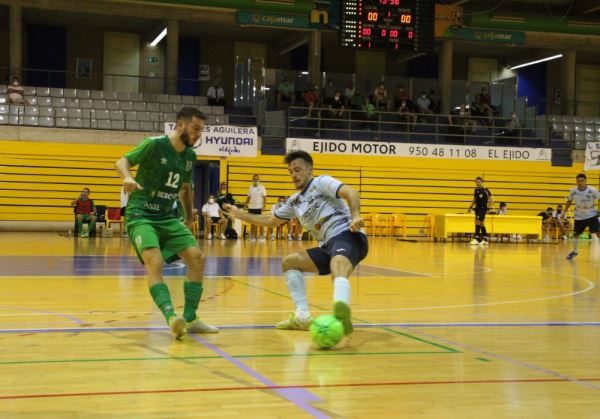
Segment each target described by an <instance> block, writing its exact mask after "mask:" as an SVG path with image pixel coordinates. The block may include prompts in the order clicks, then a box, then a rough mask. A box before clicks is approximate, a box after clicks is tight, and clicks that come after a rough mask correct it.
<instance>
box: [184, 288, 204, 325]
mask: <svg viewBox="0 0 600 419" xmlns="http://www.w3.org/2000/svg"><path fill="white" fill-rule="evenodd" d="M202 291H204V288H203V287H202V284H201V283H200V282H191V281H185V282H184V283H183V293H184V294H185V305H184V306H183V318H184V319H185V321H186V322H188V323H189V322H191V321H194V320H196V310H198V304H199V303H200V297H202Z"/></svg>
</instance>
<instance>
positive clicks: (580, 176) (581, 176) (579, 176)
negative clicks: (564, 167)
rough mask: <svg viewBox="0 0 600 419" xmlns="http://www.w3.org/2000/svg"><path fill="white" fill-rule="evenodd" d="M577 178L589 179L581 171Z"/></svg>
mask: <svg viewBox="0 0 600 419" xmlns="http://www.w3.org/2000/svg"><path fill="white" fill-rule="evenodd" d="M575 179H587V176H586V175H585V174H583V173H580V174H578V175H577V177H576V178H575Z"/></svg>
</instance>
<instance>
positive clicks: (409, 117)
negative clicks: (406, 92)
mask: <svg viewBox="0 0 600 419" xmlns="http://www.w3.org/2000/svg"><path fill="white" fill-rule="evenodd" d="M398 115H399V120H400V122H406V123H408V125H407V128H408V129H407V130H408V131H414V130H415V128H416V127H417V115H415V114H414V112H412V111H411V110H410V108H409V107H408V102H407V101H406V100H403V101H401V102H400V107H399V108H398Z"/></svg>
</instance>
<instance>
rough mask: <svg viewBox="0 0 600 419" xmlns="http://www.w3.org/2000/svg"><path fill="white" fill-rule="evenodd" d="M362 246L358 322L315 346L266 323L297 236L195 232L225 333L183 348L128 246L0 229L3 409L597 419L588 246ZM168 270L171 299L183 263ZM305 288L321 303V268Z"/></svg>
mask: <svg viewBox="0 0 600 419" xmlns="http://www.w3.org/2000/svg"><path fill="white" fill-rule="evenodd" d="M370 244H371V250H370V254H369V256H368V257H367V259H366V260H365V261H364V263H363V265H362V266H361V268H360V271H359V272H358V274H357V275H355V276H354V277H353V278H352V280H351V282H352V285H353V301H352V306H353V309H354V312H353V314H354V322H355V324H356V325H357V327H356V329H355V332H354V333H353V334H352V335H351V337H350V338H349V339H348V340H347V341H344V342H343V344H342V345H341V347H339V348H336V349H334V350H329V351H322V350H317V349H315V348H313V347H312V346H311V340H310V336H309V334H308V333H307V332H297V331H280V330H275V329H274V328H273V324H274V323H276V322H277V321H279V320H281V319H283V318H284V317H286V316H287V315H288V313H289V312H290V310H291V309H292V305H291V302H290V300H289V298H288V296H287V290H286V286H285V282H284V280H283V279H282V278H281V276H280V274H281V271H280V260H281V256H282V255H284V254H286V253H287V252H289V251H293V250H296V249H300V248H302V247H304V246H306V245H307V243H306V242H303V243H298V242H292V243H288V242H284V241H278V242H270V241H268V242H258V243H248V242H242V241H236V242H234V241H215V242H213V243H207V242H206V241H201V242H200V245H201V247H202V248H203V249H204V251H205V253H206V255H207V266H206V272H207V277H206V279H205V293H204V296H203V301H202V303H201V306H200V314H201V316H202V318H203V319H204V320H205V321H207V322H209V323H212V324H215V325H218V326H219V327H220V328H221V332H220V333H219V334H218V335H193V336H187V337H186V338H185V340H184V341H183V342H177V341H173V340H172V338H171V335H170V334H169V333H168V330H167V329H166V327H165V326H164V323H163V319H162V317H161V315H160V313H159V312H158V310H157V309H156V308H155V307H154V305H153V303H152V300H151V298H150V296H149V294H148V290H147V287H146V281H145V278H144V275H143V268H142V266H141V265H140V264H139V263H138V261H137V259H136V258H135V257H134V255H133V253H132V250H131V248H130V246H129V243H128V242H127V240H123V239H119V238H110V239H106V238H105V239H100V238H97V239H73V238H66V237H60V236H58V235H57V234H41V233H35V234H34V233H2V234H1V235H0V279H1V282H0V283H1V284H2V288H1V289H2V301H1V302H0V417H2V418H4V417H8V418H12V417H19V418H37V417H43V418H72V417H73V418H74V417H77V418H80V417H82V418H83V417H94V418H96V417H111V418H114V417H122V418H142V417H153V418H183V417H189V418H197V417H219V418H224V417H257V418H275V417H280V418H291V417H294V418H295V417H311V416H314V417H332V418H341V417H344V418H358V417H364V418H388V417H389V418H391V417H394V418H400V417H402V418H421V417H431V418H482V417H485V418H491V417H497V418H507V417H511V418H514V417H528V418H530V417H539V418H548V417H556V418H558V417H569V418H575V417H576V418H592V417H596V418H597V417H600V291H599V288H598V287H599V285H600V284H599V278H600V269H599V267H600V255H599V254H598V252H597V251H596V249H590V246H588V245H583V246H582V249H581V252H580V256H579V257H578V258H576V260H574V261H573V262H568V261H566V260H565V256H566V254H567V253H568V250H569V247H568V245H567V244H518V245H516V244H499V245H494V244H492V245H491V246H490V247H489V248H488V249H482V248H471V247H469V246H468V245H466V244H462V243H461V244H458V243H454V244H453V243H446V244H441V243H410V242H398V241H396V240H393V239H389V238H375V239H373V238H372V239H371V241H370ZM165 273H166V275H167V276H168V280H167V281H168V284H169V285H170V287H171V290H172V293H173V297H174V302H175V303H176V305H178V306H180V305H182V303H183V302H182V280H183V277H182V275H183V273H184V271H183V270H182V268H181V265H180V264H174V265H170V266H167V267H166V268H165ZM307 289H308V295H309V303H311V304H312V308H313V314H320V313H325V312H327V311H328V309H329V306H330V304H331V294H332V288H331V284H330V280H329V279H328V278H323V277H321V278H316V277H311V278H309V279H308V281H307ZM179 310H181V308H180V309H179Z"/></svg>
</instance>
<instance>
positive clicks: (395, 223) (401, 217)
mask: <svg viewBox="0 0 600 419" xmlns="http://www.w3.org/2000/svg"><path fill="white" fill-rule="evenodd" d="M388 222H389V225H388V234H387V235H388V237H390V236H391V237H394V236H395V234H394V233H395V232H396V229H397V228H402V238H404V239H405V238H406V214H391V215H390V216H389V219H388Z"/></svg>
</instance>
